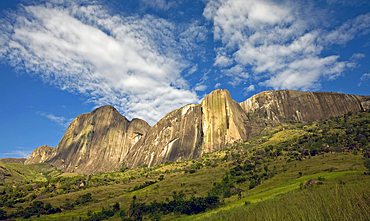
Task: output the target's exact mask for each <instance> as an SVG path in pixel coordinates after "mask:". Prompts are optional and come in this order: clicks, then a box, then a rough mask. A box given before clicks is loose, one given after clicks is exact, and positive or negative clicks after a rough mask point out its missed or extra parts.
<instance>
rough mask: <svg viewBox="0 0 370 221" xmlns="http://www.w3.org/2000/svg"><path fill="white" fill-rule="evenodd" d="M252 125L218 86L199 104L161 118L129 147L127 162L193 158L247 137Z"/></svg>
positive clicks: (160, 161) (234, 102)
mask: <svg viewBox="0 0 370 221" xmlns="http://www.w3.org/2000/svg"><path fill="white" fill-rule="evenodd" d="M252 125H255V126H256V127H258V125H257V124H255V123H252V122H251V121H249V120H248V118H247V116H246V114H245V112H244V111H243V109H242V108H241V107H240V106H239V104H238V103H237V102H236V101H234V100H232V98H231V96H230V93H229V92H228V91H227V90H216V91H213V92H212V93H210V94H209V95H207V96H206V97H205V98H204V100H203V102H202V103H201V104H200V105H197V104H191V105H187V106H184V107H182V108H180V109H178V110H175V111H173V112H171V113H169V114H168V115H166V116H165V117H164V118H162V119H161V120H160V121H159V122H158V123H157V124H156V125H154V126H153V127H152V128H151V129H150V130H149V131H148V133H147V134H146V136H144V137H143V138H142V139H141V140H140V141H139V142H138V143H137V144H136V145H135V146H134V147H133V148H132V149H131V150H130V152H129V154H128V155H127V157H126V159H125V163H126V165H127V166H128V167H130V168H135V167H137V166H140V165H142V164H146V165H148V166H153V165H157V164H160V163H164V162H166V161H172V162H175V161H180V160H183V159H194V158H196V157H199V156H201V155H202V154H203V153H209V152H212V151H216V150H220V149H223V148H227V147H229V146H231V145H232V144H233V143H234V142H235V141H242V140H247V139H248V137H249V136H250V135H251V134H252V130H251V127H252Z"/></svg>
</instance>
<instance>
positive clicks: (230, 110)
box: [201, 90, 249, 153]
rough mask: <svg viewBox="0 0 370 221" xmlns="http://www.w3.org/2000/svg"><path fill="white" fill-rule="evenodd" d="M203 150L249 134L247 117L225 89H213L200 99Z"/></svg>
mask: <svg viewBox="0 0 370 221" xmlns="http://www.w3.org/2000/svg"><path fill="white" fill-rule="evenodd" d="M201 105H202V111H203V116H202V121H203V125H204V127H203V134H204V140H203V144H204V146H203V152H206V153H208V152H212V151H215V150H220V149H222V148H223V147H227V146H229V144H231V143H233V142H234V141H238V140H247V138H248V136H249V130H248V127H247V125H248V118H247V116H246V114H245V113H244V111H243V109H242V108H241V107H240V105H239V104H238V103H237V102H236V101H234V100H233V99H231V96H230V93H229V92H228V91H227V90H215V91H213V92H211V93H210V94H209V95H207V96H206V97H205V98H204V100H203V101H202V104H201Z"/></svg>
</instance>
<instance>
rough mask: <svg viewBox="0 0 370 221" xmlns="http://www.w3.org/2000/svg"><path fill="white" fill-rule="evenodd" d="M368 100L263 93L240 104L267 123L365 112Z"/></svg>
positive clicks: (288, 92)
mask: <svg viewBox="0 0 370 221" xmlns="http://www.w3.org/2000/svg"><path fill="white" fill-rule="evenodd" d="M369 101H370V97H369V96H358V95H348V94H339V93H329V92H302V91H294V90H282V91H266V92H262V93H259V94H257V95H254V96H252V97H251V98H249V99H247V100H246V101H244V102H241V103H240V106H241V107H242V108H243V110H244V111H245V112H246V113H247V114H249V115H252V116H258V117H260V118H262V119H265V120H267V121H278V122H281V121H307V120H320V119H326V118H328V117H330V116H339V115H343V114H345V113H347V112H349V111H352V112H357V111H361V110H366V109H369V107H370V105H369Z"/></svg>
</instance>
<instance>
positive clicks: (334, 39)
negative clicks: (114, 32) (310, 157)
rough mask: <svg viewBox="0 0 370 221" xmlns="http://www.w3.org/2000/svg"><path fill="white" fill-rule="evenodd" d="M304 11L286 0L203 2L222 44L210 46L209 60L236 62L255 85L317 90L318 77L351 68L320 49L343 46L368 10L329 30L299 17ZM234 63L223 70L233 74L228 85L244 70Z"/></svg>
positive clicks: (364, 27) (369, 21) (365, 27)
mask: <svg viewBox="0 0 370 221" xmlns="http://www.w3.org/2000/svg"><path fill="white" fill-rule="evenodd" d="M307 13H308V12H306V11H305V8H304V6H300V5H299V3H293V2H291V1H282V2H281V1H280V2H279V4H277V3H275V2H273V1H269V0H211V1H209V2H208V3H207V6H206V8H205V10H204V13H203V15H204V16H205V17H206V18H207V19H208V20H210V21H212V22H213V26H214V28H213V33H214V38H215V40H220V41H221V43H222V46H221V47H218V48H216V49H215V50H216V52H217V56H216V60H215V63H214V65H218V66H221V67H227V66H228V65H230V64H231V63H232V62H236V63H237V65H236V66H240V67H244V69H245V70H251V71H252V72H250V73H248V74H247V75H246V77H252V79H254V80H257V81H260V83H259V85H262V86H267V87H272V88H274V89H289V88H291V89H303V90H312V89H317V88H319V87H320V81H321V80H323V79H326V80H333V79H335V78H337V77H338V76H340V75H341V74H342V73H343V72H344V71H345V70H346V69H348V68H351V67H354V66H355V62H356V61H354V60H350V61H340V57H339V56H338V55H326V56H323V55H321V53H322V52H323V51H324V50H326V49H327V48H328V47H330V46H331V45H333V44H340V45H344V44H346V43H347V42H348V41H349V40H352V39H353V38H354V37H355V36H356V35H357V34H366V33H368V32H369V27H370V13H367V14H364V15H360V16H358V17H356V18H354V19H352V20H348V21H347V22H345V23H343V24H342V25H340V26H338V27H337V28H335V29H334V30H332V31H326V30H325V29H324V28H322V27H318V25H317V24H316V23H317V22H316V23H315V22H313V21H311V19H307V17H306V16H303V15H307ZM221 52H222V53H221ZM360 57H361V56H360ZM360 57H358V56H357V59H359V58H360ZM231 58H232V59H233V61H231V60H230V59H231ZM220 64H221V65H220ZM223 64H225V65H223ZM236 66H233V67H231V68H229V69H228V70H223V73H227V75H228V76H230V77H232V78H233V79H232V80H231V84H233V85H236V84H238V82H239V81H240V80H243V79H242V76H243V74H240V73H244V72H245V71H243V72H242V71H235V67H236ZM240 67H239V68H238V69H241V68H240ZM246 77H244V78H246Z"/></svg>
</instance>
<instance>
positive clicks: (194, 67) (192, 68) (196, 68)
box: [186, 64, 198, 77]
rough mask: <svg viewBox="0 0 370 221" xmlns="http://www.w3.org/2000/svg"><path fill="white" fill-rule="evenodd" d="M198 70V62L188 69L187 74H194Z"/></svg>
mask: <svg viewBox="0 0 370 221" xmlns="http://www.w3.org/2000/svg"><path fill="white" fill-rule="evenodd" d="M197 70H198V64H196V65H194V66H193V67H191V68H190V69H189V71H188V73H187V74H186V77H187V76H189V75H192V74H193V73H194V72H196V71H197Z"/></svg>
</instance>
